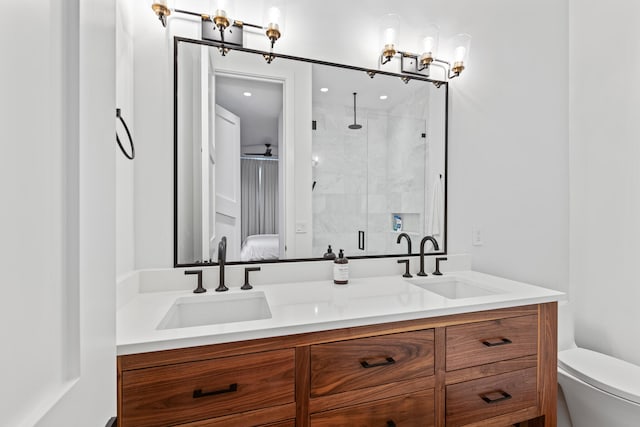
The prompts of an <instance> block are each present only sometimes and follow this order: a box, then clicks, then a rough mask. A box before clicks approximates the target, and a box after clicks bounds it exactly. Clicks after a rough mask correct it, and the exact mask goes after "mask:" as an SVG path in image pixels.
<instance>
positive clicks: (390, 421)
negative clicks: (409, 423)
mask: <svg viewBox="0 0 640 427" xmlns="http://www.w3.org/2000/svg"><path fill="white" fill-rule="evenodd" d="M387 427H396V423H394V422H393V420H389V421H387Z"/></svg>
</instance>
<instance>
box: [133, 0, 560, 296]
mask: <svg viewBox="0 0 640 427" xmlns="http://www.w3.org/2000/svg"><path fill="white" fill-rule="evenodd" d="M198 4H202V3H198V2H196V1H195V0H194V1H186V0H183V1H181V2H179V6H180V7H184V8H190V7H192V8H193V9H196V10H197V5H198ZM236 8H237V12H238V13H237V15H238V16H239V17H241V18H242V19H243V20H245V21H247V22H260V21H261V16H260V14H261V12H260V11H261V2H260V1H258V0H253V1H243V2H238V3H237V4H236ZM390 8H393V9H394V10H395V11H398V12H399V13H400V14H402V15H403V17H404V22H405V23H406V29H407V31H405V32H404V33H403V34H401V39H402V40H404V41H405V42H404V44H403V42H402V41H401V45H402V46H404V47H405V48H406V50H412V49H415V44H417V42H416V43H414V42H413V40H416V41H417V39H418V35H419V32H420V29H421V27H422V25H423V24H424V23H425V22H430V21H433V22H437V23H438V24H439V25H440V27H441V32H442V38H443V40H444V39H446V38H447V36H449V35H453V34H455V33H457V32H461V31H464V32H468V33H470V34H472V35H473V37H474V39H473V43H472V47H471V58H470V61H469V67H468V69H467V70H466V71H465V72H464V73H463V75H462V76H461V77H460V78H459V79H456V80H454V81H453V82H452V84H451V89H452V90H451V115H450V139H449V154H450V168H449V178H450V181H449V191H450V194H449V219H450V221H449V252H451V253H461V252H469V253H471V254H472V255H473V259H474V269H476V270H479V271H483V272H488V273H494V274H498V275H501V276H505V277H509V278H513V279H518V280H523V281H527V282H531V283H534V284H539V285H543V286H548V287H552V288H555V289H560V290H566V289H567V288H568V276H569V273H568V260H569V254H568V239H569V237H568V186H569V184H568V169H567V163H568V144H567V139H568V124H567V119H568V93H567V92H568V91H567V87H568V81H567V77H568V67H567V55H568V46H567V39H568V29H567V22H568V6H567V1H566V0H563V1H558V0H542V1H535V0H526V1H519V2H513V1H507V0H488V1H483V2H478V1H476V0H460V1H457V2H451V1H445V0H429V1H425V0H401V1H396V2H393V3H392V4H391V3H389V2H387V1H382V0H376V1H368V2H367V5H366V7H363V5H362V2H344V1H338V0H328V1H324V2H316V1H311V0H305V1H295V2H289V7H288V10H287V23H286V27H285V29H284V35H283V38H282V39H281V40H279V41H278V42H277V43H276V50H277V51H279V52H282V53H288V54H293V55H298V56H307V57H312V58H317V59H323V60H329V61H334V62H342V63H346V64H353V65H358V66H363V67H372V68H373V67H376V66H377V56H378V53H379V45H378V43H376V40H378V38H379V35H378V21H379V18H380V16H382V15H383V14H384V13H385V12H388V11H389V9H390ZM134 14H135V22H136V33H135V34H136V36H135V67H136V72H135V76H136V77H135V83H136V86H135V99H136V113H135V114H136V120H137V123H136V124H137V129H138V134H137V137H138V139H139V145H140V149H139V150H140V152H141V154H140V159H139V160H138V161H137V164H136V267H137V268H149V267H169V266H171V263H172V251H173V237H172V230H173V221H172V218H173V216H172V207H173V193H172V191H173V190H172V188H173V168H172V158H173V145H172V95H173V93H172V89H171V88H172V57H171V55H170V46H171V40H170V39H169V34H170V33H171V32H173V33H176V34H186V35H191V36H194V37H195V36H196V35H197V28H198V27H197V25H199V24H198V23H197V22H196V23H195V24H189V23H187V22H185V21H184V20H180V19H171V20H170V23H169V31H165V30H163V29H162V27H161V26H160V24H159V23H158V22H157V19H156V18H155V16H154V15H153V13H152V12H151V11H150V10H149V7H148V5H147V4H146V3H145V2H136V5H135V6H134ZM328 23H330V24H331V31H326V30H327V26H328ZM541 23H543V26H542V27H541ZM194 28H195V30H194ZM190 33H191V34H190ZM248 46H249V47H252V48H258V49H267V48H268V43H267V39H266V37H263V36H261V35H249V37H248ZM149 170H151V171H154V172H153V173H151V175H148V176H145V174H146V172H145V171H149ZM474 226H476V227H479V228H480V229H481V232H482V239H483V241H484V246H480V247H472V246H471V230H472V227H474Z"/></svg>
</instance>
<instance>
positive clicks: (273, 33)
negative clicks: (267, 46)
mask: <svg viewBox="0 0 640 427" xmlns="http://www.w3.org/2000/svg"><path fill="white" fill-rule="evenodd" d="M262 15H263V18H262V19H263V22H264V24H265V27H266V28H267V30H266V34H267V37H268V38H269V40H271V43H272V44H273V43H274V42H275V41H276V40H278V39H279V38H280V37H281V36H282V34H283V33H284V21H285V2H284V0H266V2H265V8H264V10H263V14H262Z"/></svg>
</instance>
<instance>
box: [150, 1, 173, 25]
mask: <svg viewBox="0 0 640 427" xmlns="http://www.w3.org/2000/svg"><path fill="white" fill-rule="evenodd" d="M151 9H152V10H153V12H154V13H155V14H156V16H157V17H158V19H159V20H160V22H161V23H162V26H163V27H166V26H167V16H169V15H171V9H170V8H169V4H168V1H167V0H153V1H152V2H151Z"/></svg>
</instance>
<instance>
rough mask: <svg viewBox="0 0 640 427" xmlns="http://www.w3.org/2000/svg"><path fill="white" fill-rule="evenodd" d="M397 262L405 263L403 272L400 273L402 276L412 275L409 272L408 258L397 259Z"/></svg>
mask: <svg viewBox="0 0 640 427" xmlns="http://www.w3.org/2000/svg"><path fill="white" fill-rule="evenodd" d="M398 264H404V265H405V270H404V274H403V275H402V277H407V278H408V277H413V276H412V275H411V273H410V272H409V260H408V259H399V260H398Z"/></svg>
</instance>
